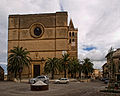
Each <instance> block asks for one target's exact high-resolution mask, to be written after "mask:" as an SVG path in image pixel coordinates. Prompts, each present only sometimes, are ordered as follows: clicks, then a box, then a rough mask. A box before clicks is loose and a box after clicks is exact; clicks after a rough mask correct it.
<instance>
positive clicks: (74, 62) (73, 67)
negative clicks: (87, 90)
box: [68, 58, 80, 78]
mask: <svg viewBox="0 0 120 96" xmlns="http://www.w3.org/2000/svg"><path fill="white" fill-rule="evenodd" d="M79 66H80V62H79V60H78V59H76V58H72V59H70V61H69V64H68V72H70V73H71V77H74V78H76V73H77V72H79Z"/></svg>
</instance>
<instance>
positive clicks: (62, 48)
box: [8, 12, 78, 77]
mask: <svg viewBox="0 0 120 96" xmlns="http://www.w3.org/2000/svg"><path fill="white" fill-rule="evenodd" d="M67 23H68V14H67V12H56V13H46V14H27V15H9V26H8V56H9V54H10V50H11V49H12V48H13V47H15V46H20V47H23V48H27V50H28V51H29V52H30V57H31V59H32V61H31V66H30V72H28V69H27V68H24V70H23V73H22V77H27V76H28V73H29V76H30V77H36V76H38V75H42V74H44V62H45V60H46V59H47V58H48V57H49V58H53V57H56V58H60V57H62V54H64V53H65V52H67V53H68V54H70V57H76V58H77V32H78V29H76V28H74V25H73V22H72V20H70V23H69V25H68V24H67ZM8 73H9V72H8ZM8 76H9V77H10V76H11V75H10V74H8Z"/></svg>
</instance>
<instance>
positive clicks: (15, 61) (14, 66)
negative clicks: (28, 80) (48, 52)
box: [8, 47, 31, 81]
mask: <svg viewBox="0 0 120 96" xmlns="http://www.w3.org/2000/svg"><path fill="white" fill-rule="evenodd" d="M10 53H11V54H10V55H9V57H8V71H9V72H11V73H13V74H14V78H16V77H17V74H19V79H20V81H21V74H22V71H23V68H24V66H27V67H28V70H29V65H30V60H31V58H30V57H29V56H28V55H29V51H27V49H26V48H23V47H14V48H13V49H11V50H10ZM28 75H29V73H28Z"/></svg>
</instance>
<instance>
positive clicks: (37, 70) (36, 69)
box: [34, 65, 40, 77]
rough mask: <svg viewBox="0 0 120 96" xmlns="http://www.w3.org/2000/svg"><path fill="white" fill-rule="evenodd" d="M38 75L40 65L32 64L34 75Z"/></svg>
mask: <svg viewBox="0 0 120 96" xmlns="http://www.w3.org/2000/svg"><path fill="white" fill-rule="evenodd" d="M37 76H40V65H34V77H37Z"/></svg>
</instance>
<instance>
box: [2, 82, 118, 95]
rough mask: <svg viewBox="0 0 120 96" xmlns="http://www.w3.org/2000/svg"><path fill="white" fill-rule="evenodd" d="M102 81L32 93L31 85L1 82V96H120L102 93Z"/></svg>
mask: <svg viewBox="0 0 120 96" xmlns="http://www.w3.org/2000/svg"><path fill="white" fill-rule="evenodd" d="M105 86H106V85H105V84H103V83H102V82H100V81H94V82H86V83H85V82H70V83H69V84H49V90H47V91H30V84H27V83H15V82H8V81H4V82H0V96H120V94H119V93H117V94H113V93H101V92H99V90H100V89H103V88H105Z"/></svg>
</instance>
